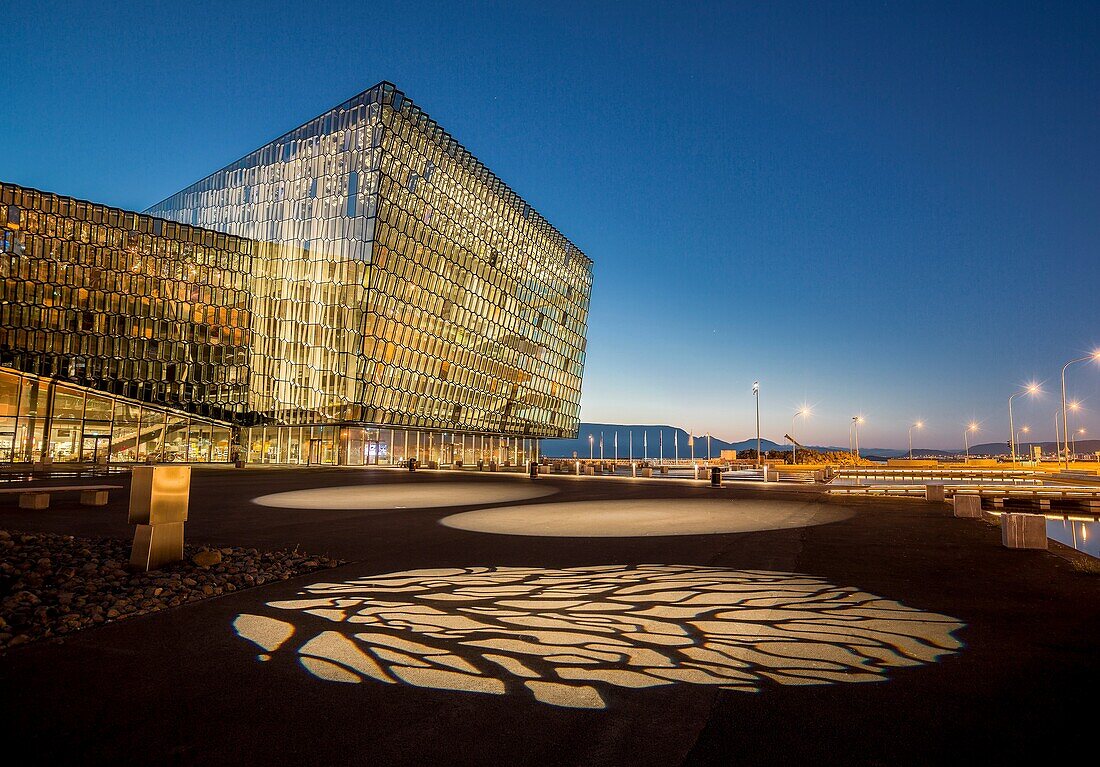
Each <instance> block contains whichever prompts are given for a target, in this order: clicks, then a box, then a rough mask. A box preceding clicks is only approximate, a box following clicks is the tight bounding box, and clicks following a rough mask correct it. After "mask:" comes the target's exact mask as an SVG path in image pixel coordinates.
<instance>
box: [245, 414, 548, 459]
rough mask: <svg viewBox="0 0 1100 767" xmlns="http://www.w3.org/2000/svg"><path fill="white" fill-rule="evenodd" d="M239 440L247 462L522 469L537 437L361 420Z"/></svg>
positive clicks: (250, 434)
mask: <svg viewBox="0 0 1100 767" xmlns="http://www.w3.org/2000/svg"><path fill="white" fill-rule="evenodd" d="M241 443H242V446H243V448H244V449H245V450H246V451H247V452H246V453H245V455H246V456H247V459H248V461H249V462H251V463H273V464H289V465H302V466H306V465H309V466H400V465H402V464H404V463H405V462H406V461H407V460H408V459H409V458H416V459H417V460H418V461H420V462H421V463H423V464H428V463H438V464H439V465H440V466H455V465H457V464H459V463H461V464H462V465H463V466H472V465H477V463H478V461H481V462H482V463H483V464H484V465H485V466H488V465H489V464H490V463H496V464H497V465H498V466H501V467H506V468H509V467H517V466H518V467H524V466H526V465H527V462H528V461H531V460H534V457H535V455H536V451H537V449H538V440H537V439H519V438H516V437H498V436H495V435H487V434H462V433H459V432H452V431H446V432H444V431H431V430H425V431H417V430H414V429H387V428H376V427H373V426H364V425H363V424H340V425H334V426H255V427H252V428H247V429H242V430H241Z"/></svg>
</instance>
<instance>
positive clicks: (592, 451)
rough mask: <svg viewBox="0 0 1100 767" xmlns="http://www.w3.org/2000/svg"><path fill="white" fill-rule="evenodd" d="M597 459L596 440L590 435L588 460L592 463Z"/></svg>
mask: <svg viewBox="0 0 1100 767" xmlns="http://www.w3.org/2000/svg"><path fill="white" fill-rule="evenodd" d="M595 457H596V443H595V440H593V439H592V435H591V434H589V435H588V460H590V461H591V460H592V459H593V458H595Z"/></svg>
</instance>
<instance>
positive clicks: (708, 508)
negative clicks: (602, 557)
mask: <svg viewBox="0 0 1100 767" xmlns="http://www.w3.org/2000/svg"><path fill="white" fill-rule="evenodd" d="M850 516H852V512H851V511H848V510H846V509H843V508H839V507H836V506H829V505H826V504H822V503H807V502H801V501H778V500H722V499H680V498H657V499H639V500H623V501H573V502H566V503H540V504H536V505H531V506H505V507H503V508H495V509H478V510H476V511H466V512H462V513H460V514H452V515H451V516H449V517H444V518H443V519H441V520H439V521H440V524H443V525H446V526H447V527H453V528H457V529H459V530H469V531H472V532H479V533H497V534H500V535H533V536H548V537H563V538H588V537H596V538H628V537H641V536H650V535H717V534H721V533H749V532H754V531H758V530H783V529H786V528H792V527H809V526H811V525H824V524H828V523H830V522H838V521H840V520H842V519H847V518H848V517H850Z"/></svg>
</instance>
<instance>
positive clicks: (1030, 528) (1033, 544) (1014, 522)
mask: <svg viewBox="0 0 1100 767" xmlns="http://www.w3.org/2000/svg"><path fill="white" fill-rule="evenodd" d="M1001 543H1002V544H1003V545H1004V546H1005V547H1006V548H1009V549H1045V548H1046V547H1047V520H1046V517H1044V516H1043V515H1042V514H1019V513H1015V512H1006V513H1004V514H1002V515H1001Z"/></svg>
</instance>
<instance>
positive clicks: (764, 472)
mask: <svg viewBox="0 0 1100 767" xmlns="http://www.w3.org/2000/svg"><path fill="white" fill-rule="evenodd" d="M769 469H771V467H770V466H768V464H766V463H765V464H764V465H763V466H761V467H760V473H761V475H762V477H763V479H764V481H765V482H771V479H770V478H769V475H768V470H769Z"/></svg>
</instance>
